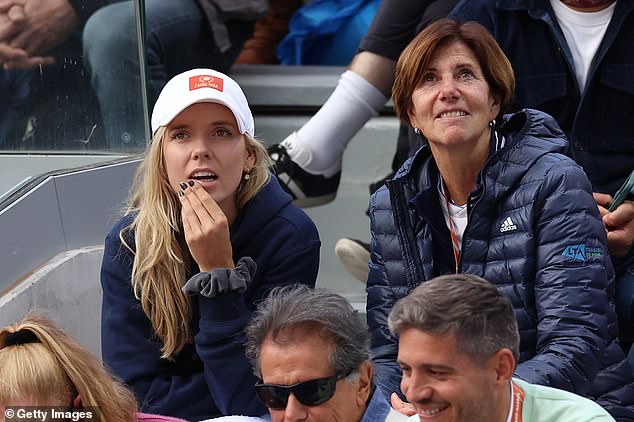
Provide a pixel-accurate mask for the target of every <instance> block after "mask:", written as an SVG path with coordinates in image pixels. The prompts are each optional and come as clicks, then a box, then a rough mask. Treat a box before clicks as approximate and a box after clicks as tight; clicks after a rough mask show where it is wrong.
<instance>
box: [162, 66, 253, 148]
mask: <svg viewBox="0 0 634 422" xmlns="http://www.w3.org/2000/svg"><path fill="white" fill-rule="evenodd" d="M196 103H218V104H222V105H224V106H226V107H228V108H229V110H231V111H232V112H233V115H234V116H235V118H236V121H237V122H238V129H240V133H241V134H245V133H247V134H249V135H251V136H254V133H255V124H254V122H253V115H252V114H251V109H250V108H249V103H248V102H247V98H246V97H245V96H244V92H242V88H240V86H239V85H238V84H237V83H236V81H234V80H233V79H231V78H230V77H229V76H227V75H225V74H224V73H220V72H217V71H215V70H211V69H192V70H188V71H187V72H183V73H181V74H178V75H176V76H174V77H173V78H172V79H170V80H169V82H167V84H165V87H163V90H162V91H161V94H160V95H159V97H158V100H156V104H154V110H152V133H155V132H156V130H157V129H158V128H159V127H161V126H166V125H167V124H169V122H171V121H172V120H174V118H175V117H176V116H178V114H179V113H180V112H181V111H183V110H185V109H186V108H187V107H189V106H190V105H192V104H196Z"/></svg>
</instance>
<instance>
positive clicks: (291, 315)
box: [246, 285, 370, 377]
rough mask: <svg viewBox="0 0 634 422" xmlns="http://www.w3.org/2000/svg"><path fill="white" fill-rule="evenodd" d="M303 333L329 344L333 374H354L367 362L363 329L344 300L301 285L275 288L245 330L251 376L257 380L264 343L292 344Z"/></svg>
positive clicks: (366, 337)
mask: <svg viewBox="0 0 634 422" xmlns="http://www.w3.org/2000/svg"><path fill="white" fill-rule="evenodd" d="M303 331H305V332H309V333H311V334H314V335H319V336H321V337H322V338H324V339H325V340H327V341H329V342H330V343H331V345H332V346H333V347H332V353H331V355H330V363H331V365H332V367H333V369H334V370H335V372H337V373H348V372H350V371H355V370H357V369H358V368H359V367H360V366H361V364H362V363H363V362H365V361H367V360H368V359H369V358H370V351H369V350H370V335H369V332H368V329H367V326H366V324H365V322H363V321H362V320H361V318H360V317H359V315H358V313H357V311H355V310H354V309H353V308H352V306H351V305H350V303H348V301H347V300H346V299H345V298H343V297H342V296H340V295H338V294H335V293H332V292H331V291H329V290H326V289H311V288H308V287H306V286H304V285H294V286H286V287H278V288H275V289H273V290H272V291H271V293H270V295H269V296H268V298H266V299H265V300H264V301H262V302H261V303H260V304H259V305H258V309H257V310H256V312H255V314H254V316H253V318H252V319H251V322H250V323H249V325H248V327H247V328H246V336H247V342H246V354H247V357H248V358H249V360H250V361H251V364H252V366H253V372H254V373H255V375H256V376H258V377H260V376H261V369H260V350H261V347H262V344H263V343H264V342H266V341H271V342H274V343H276V344H289V343H293V342H294V341H298V340H301V338H302V337H299V336H297V334H298V332H303Z"/></svg>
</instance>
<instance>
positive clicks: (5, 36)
mask: <svg viewBox="0 0 634 422" xmlns="http://www.w3.org/2000/svg"><path fill="white" fill-rule="evenodd" d="M106 3H107V2H106V1H105V0H46V1H40V0H0V14H2V13H4V14H6V16H8V17H9V19H0V63H2V64H3V65H4V66H5V68H7V69H10V68H19V69H28V68H31V67H34V66H39V65H47V64H51V63H53V58H52V57H51V56H48V55H47V54H48V53H49V52H50V51H51V50H52V49H53V48H55V47H57V46H58V45H60V44H62V43H63V42H64V41H66V39H67V38H68V37H69V36H70V35H71V34H72V33H73V31H75V30H76V29H77V28H78V26H81V25H83V23H84V22H85V21H86V19H88V17H89V16H90V15H91V14H92V13H93V12H94V11H95V10H97V9H98V8H99V7H101V6H103V5H105V4H106ZM19 8H21V9H22V12H23V13H21V14H17V13H16V12H15V11H16V10H18V9H19ZM10 11H13V12H12V13H13V18H11V15H10V14H9V12H10Z"/></svg>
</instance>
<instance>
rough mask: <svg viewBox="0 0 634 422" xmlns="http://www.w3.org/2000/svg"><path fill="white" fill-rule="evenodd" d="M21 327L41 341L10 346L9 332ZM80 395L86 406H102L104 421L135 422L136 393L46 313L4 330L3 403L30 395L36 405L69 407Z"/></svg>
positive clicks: (0, 361) (0, 342)
mask: <svg viewBox="0 0 634 422" xmlns="http://www.w3.org/2000/svg"><path fill="white" fill-rule="evenodd" d="M18 331H28V332H30V333H31V334H33V335H34V336H35V337H36V338H37V340H38V341H36V342H25V343H22V344H19V343H16V344H11V345H8V344H7V341H6V340H7V336H8V335H10V334H11V333H16V332H18ZM77 396H79V397H80V398H81V404H82V406H83V408H84V409H85V408H87V407H94V408H97V409H98V411H99V414H100V420H101V421H103V422H132V421H135V420H136V411H137V403H136V400H135V398H134V395H133V394H132V392H131V391H130V390H128V388H126V387H125V386H124V385H123V384H122V383H121V382H119V381H117V380H116V379H115V378H114V377H113V376H112V375H111V374H110V373H108V372H107V371H106V370H105V369H104V367H103V366H102V364H101V362H99V361H98V360H97V359H96V358H95V357H94V356H93V355H91V354H90V352H88V350H86V349H85V348H84V347H82V346H81V345H80V344H79V343H77V342H76V341H75V340H74V339H73V338H71V337H70V336H69V335H68V334H66V333H65V332H64V331H63V330H61V329H59V328H58V327H56V326H55V325H54V324H53V322H51V321H50V320H49V319H48V318H46V317H45V316H43V315H37V314H30V315H28V316H27V317H26V318H25V319H24V320H22V321H21V322H18V323H15V324H13V325H10V326H8V327H5V328H3V329H2V330H0V404H2V405H3V406H6V405H7V404H9V403H14V404H17V403H18V402H19V401H20V400H24V399H28V400H34V401H35V403H32V404H33V405H39V406H68V405H69V403H71V402H72V400H73V399H75V398H76V397H77Z"/></svg>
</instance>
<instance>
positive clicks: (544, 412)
mask: <svg viewBox="0 0 634 422" xmlns="http://www.w3.org/2000/svg"><path fill="white" fill-rule="evenodd" d="M388 322H389V327H390V330H391V331H392V333H393V334H394V335H398V336H399V345H398V364H399V366H400V367H401V369H402V370H403V378H402V381H401V390H402V391H403V394H405V396H406V397H407V400H408V401H409V402H410V403H411V404H412V405H413V407H414V408H415V409H416V414H415V415H414V416H412V417H411V418H410V419H409V422H418V421H420V422H425V421H434V422H445V421H447V422H449V421H451V422H467V421H468V422H505V421H506V422H519V421H523V422H533V421H535V422H536V421H539V422H549V421H558V422H567V421H570V422H573V421H574V422H584V421H594V422H596V421H613V420H614V419H613V418H612V417H611V416H610V414H609V413H607V412H606V411H605V410H604V409H603V408H602V407H600V406H599V405H598V404H596V403H594V402H592V401H590V400H588V399H586V398H583V397H580V396H578V395H575V394H573V393H570V392H567V391H563V390H558V389H554V388H550V387H545V386H540V385H534V384H529V383H527V382H524V381H522V380H520V379H517V378H513V371H514V370H515V363H516V362H517V360H518V358H519V342H520V340H519V333H518V329H517V322H516V320H515V315H514V313H513V307H512V306H511V303H510V302H509V300H508V299H507V298H505V297H504V296H502V295H501V294H500V293H499V292H498V290H497V288H496V287H495V286H494V285H493V284H491V283H489V282H487V281H486V280H484V279H482V278H480V277H477V276H473V275H467V274H456V275H446V276H441V277H437V278H435V279H433V280H430V281H428V282H426V283H423V284H421V285H420V286H418V287H417V288H416V289H415V290H414V291H412V293H410V295H408V296H406V297H405V298H403V299H401V300H400V301H399V302H397V304H396V305H395V306H394V309H393V310H392V312H391V313H390V316H389V321H388Z"/></svg>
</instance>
